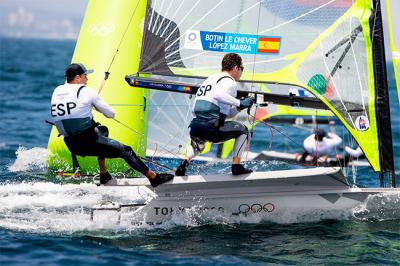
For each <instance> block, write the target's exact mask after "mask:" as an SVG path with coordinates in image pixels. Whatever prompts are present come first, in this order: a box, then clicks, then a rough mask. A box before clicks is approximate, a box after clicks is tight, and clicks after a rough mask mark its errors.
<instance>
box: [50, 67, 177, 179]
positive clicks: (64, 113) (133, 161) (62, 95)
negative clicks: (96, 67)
mask: <svg viewBox="0 0 400 266" xmlns="http://www.w3.org/2000/svg"><path fill="white" fill-rule="evenodd" d="M92 72H93V70H87V69H86V68H85V66H84V65H82V64H70V65H69V66H68V67H67V68H66V70H65V78H66V83H65V84H63V85H60V86H58V87H57V88H55V90H54V92H53V95H52V98H51V115H52V118H53V122H54V124H55V126H56V127H57V130H58V132H59V133H60V134H61V135H63V136H64V142H65V144H66V145H67V147H68V149H69V150H70V151H71V153H73V154H75V155H79V156H97V158H98V163H99V168H100V183H101V184H105V183H107V182H108V181H109V180H111V175H110V174H109V173H108V171H107V168H106V164H105V158H123V159H124V160H125V161H126V163H127V164H128V165H129V166H130V167H132V168H133V169H135V170H136V171H138V172H140V173H141V174H143V175H145V176H146V177H147V178H148V179H149V181H150V183H151V185H152V186H153V187H156V186H158V185H160V184H162V183H164V182H167V181H169V180H171V179H172V178H173V177H174V176H173V175H172V174H166V173H160V174H156V173H154V172H153V171H151V170H150V169H149V168H148V167H147V166H146V165H145V164H144V163H143V161H142V160H140V158H139V157H138V156H136V154H135V152H134V151H133V150H132V148H131V147H129V146H127V145H124V144H122V143H120V142H118V141H116V140H113V139H110V138H108V129H107V127H105V126H100V124H99V123H96V122H95V121H94V120H93V114H92V109H93V108H95V109H96V110H97V111H99V112H100V113H102V114H103V115H104V116H105V117H107V118H114V116H115V112H114V110H113V109H112V107H111V106H109V105H108V104H107V103H106V102H104V101H103V100H102V99H101V97H100V96H99V95H98V94H97V92H96V91H95V90H94V89H91V88H88V87H86V86H85V85H86V84H87V81H88V78H87V75H88V74H90V73H92Z"/></svg>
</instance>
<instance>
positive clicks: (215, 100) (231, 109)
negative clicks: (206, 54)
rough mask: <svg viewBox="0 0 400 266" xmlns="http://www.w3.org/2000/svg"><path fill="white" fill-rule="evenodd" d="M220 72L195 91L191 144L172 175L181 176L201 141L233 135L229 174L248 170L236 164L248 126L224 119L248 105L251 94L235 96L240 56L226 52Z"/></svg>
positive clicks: (246, 172) (240, 67)
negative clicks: (239, 97) (233, 141)
mask: <svg viewBox="0 0 400 266" xmlns="http://www.w3.org/2000/svg"><path fill="white" fill-rule="evenodd" d="M221 65H222V72H221V73H218V74H214V75H212V76H210V77H208V78H207V79H206V80H205V81H204V82H203V84H202V85H201V86H200V88H199V89H198V91H197V93H196V98H195V103H194V107H193V114H194V116H195V117H194V118H193V120H192V121H191V123H190V125H189V127H190V137H191V145H190V146H189V147H188V149H187V150H186V157H185V159H184V160H182V162H181V164H180V165H179V166H178V168H177V170H176V172H175V175H177V176H184V175H185V174H186V170H187V167H188V165H189V162H190V160H191V159H193V158H194V157H195V156H197V155H198V154H200V153H201V151H202V150H203V149H204V147H205V142H206V141H210V142H213V143H220V142H224V141H227V140H229V139H233V138H234V139H235V145H234V148H233V159H232V174H233V175H240V174H248V173H251V172H252V170H250V169H247V168H245V167H244V166H243V165H242V164H240V159H241V156H242V154H243V152H244V149H245V147H246V144H247V138H248V129H247V127H246V126H245V125H244V124H242V123H240V122H236V121H225V119H226V118H231V117H233V116H235V115H236V114H237V113H238V112H239V111H240V110H243V109H246V108H250V107H251V106H252V105H253V103H254V101H255V100H254V98H252V97H245V98H243V99H241V100H239V99H236V95H237V84H236V81H238V80H239V79H240V77H241V76H242V73H243V70H244V67H243V63H242V58H241V57H240V56H239V55H238V54H235V53H229V54H226V55H225V56H224V58H223V59H222V63H221Z"/></svg>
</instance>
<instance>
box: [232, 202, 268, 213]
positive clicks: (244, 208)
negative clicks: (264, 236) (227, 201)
mask: <svg viewBox="0 0 400 266" xmlns="http://www.w3.org/2000/svg"><path fill="white" fill-rule="evenodd" d="M274 210H275V205H274V204H273V203H266V204H264V205H261V204H258V203H255V204H253V205H251V206H250V205H248V204H241V205H240V206H239V208H238V211H239V214H240V213H242V214H247V213H258V212H263V211H264V212H273V211H274Z"/></svg>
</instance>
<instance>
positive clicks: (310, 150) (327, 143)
mask: <svg viewBox="0 0 400 266" xmlns="http://www.w3.org/2000/svg"><path fill="white" fill-rule="evenodd" d="M341 143H342V138H341V137H339V136H338V135H336V134H335V133H333V132H328V133H326V132H325V130H323V129H322V128H318V129H316V130H315V131H314V133H313V134H311V135H310V136H308V137H307V138H306V139H305V140H304V142H303V146H304V150H305V151H304V153H303V154H302V156H301V158H300V162H302V163H304V162H305V161H306V158H307V156H308V155H311V156H312V157H313V162H314V163H316V162H317V160H318V158H321V159H322V160H323V161H326V160H327V159H328V154H329V153H331V152H332V151H333V150H334V148H335V147H337V146H339V145H340V144H341Z"/></svg>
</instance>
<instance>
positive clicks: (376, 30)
mask: <svg viewBox="0 0 400 266" xmlns="http://www.w3.org/2000/svg"><path fill="white" fill-rule="evenodd" d="M373 5H374V10H373V12H372V15H371V18H370V26H371V39H372V56H373V61H374V64H373V65H374V73H375V75H374V80H375V95H376V97H375V107H376V109H375V110H376V119H377V128H378V139H379V157H380V166H381V186H382V185H383V178H384V175H385V173H388V178H389V183H390V186H391V187H396V178H395V174H394V158H393V143H392V127H391V123H390V122H391V119H390V104H389V90H388V84H387V73H386V58H385V45H384V37H383V24H382V12H381V3H380V0H373Z"/></svg>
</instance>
